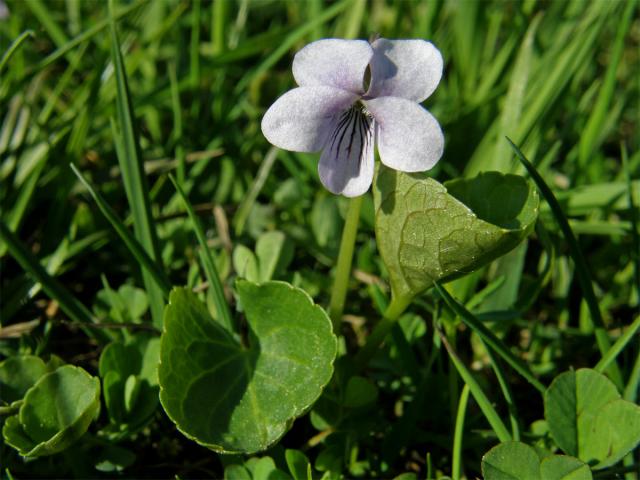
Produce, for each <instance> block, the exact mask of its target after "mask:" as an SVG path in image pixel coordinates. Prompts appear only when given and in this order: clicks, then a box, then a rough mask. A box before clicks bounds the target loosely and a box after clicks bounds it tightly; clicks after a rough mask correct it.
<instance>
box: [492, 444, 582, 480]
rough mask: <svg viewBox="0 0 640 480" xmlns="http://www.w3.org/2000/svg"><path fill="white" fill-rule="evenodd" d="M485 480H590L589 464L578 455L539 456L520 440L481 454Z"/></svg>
mask: <svg viewBox="0 0 640 480" xmlns="http://www.w3.org/2000/svg"><path fill="white" fill-rule="evenodd" d="M482 475H483V476H484V479H485V480H591V478H592V475H591V470H589V466H588V465H587V464H585V463H583V462H581V461H580V460H578V459H577V458H574V457H568V456H565V455H551V456H548V457H545V458H543V459H540V457H538V454H537V453H536V451H535V450H534V449H533V448H532V447H530V446H529V445H526V444H524V443H521V442H505V443H501V444H500V445H498V446H496V447H494V448H492V449H491V450H489V452H487V454H486V455H485V456H484V457H482Z"/></svg>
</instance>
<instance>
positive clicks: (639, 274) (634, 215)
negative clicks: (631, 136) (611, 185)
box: [622, 145, 640, 301]
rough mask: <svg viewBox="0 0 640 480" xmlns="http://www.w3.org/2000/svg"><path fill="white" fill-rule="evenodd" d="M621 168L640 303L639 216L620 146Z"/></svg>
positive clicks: (629, 174)
mask: <svg viewBox="0 0 640 480" xmlns="http://www.w3.org/2000/svg"><path fill="white" fill-rule="evenodd" d="M622 167H623V170H624V173H625V177H626V178H627V197H628V199H629V211H630V213H631V215H630V217H631V221H630V222H629V223H630V225H631V238H632V240H633V244H632V245H633V248H632V249H631V259H632V261H633V276H634V282H635V288H636V295H637V298H638V301H640V218H639V217H640V215H638V207H637V206H636V202H635V200H634V182H633V181H632V179H631V169H630V168H629V158H628V154H627V149H626V147H625V146H624V145H623V146H622Z"/></svg>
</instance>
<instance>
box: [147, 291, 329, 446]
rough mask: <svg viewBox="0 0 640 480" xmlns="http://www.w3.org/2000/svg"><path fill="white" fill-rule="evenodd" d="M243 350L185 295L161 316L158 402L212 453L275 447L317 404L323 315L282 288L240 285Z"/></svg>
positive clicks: (324, 377)
mask: <svg viewBox="0 0 640 480" xmlns="http://www.w3.org/2000/svg"><path fill="white" fill-rule="evenodd" d="M237 293H238V295H239V297H240V302H241V304H242V307H243V309H244V312H245V314H246V318H247V327H248V335H247V336H248V339H247V341H246V342H244V343H246V344H247V345H243V344H241V343H239V342H238V341H237V340H236V339H235V338H233V337H232V336H231V335H230V334H229V333H228V332H227V331H226V330H224V329H223V328H222V327H220V326H219V325H218V324H217V323H216V322H214V321H213V319H212V318H211V316H210V315H209V313H208V312H207V310H206V308H205V306H204V305H203V304H202V303H201V302H200V301H198V299H197V298H196V297H195V295H193V294H192V293H191V292H189V291H188V290H186V289H175V290H174V291H173V292H172V293H171V296H170V299H169V300H170V301H169V305H168V306H167V307H166V310H165V317H164V332H163V334H162V339H161V346H160V366H159V369H158V376H159V380H160V389H161V390H160V401H161V403H162V405H163V407H164V409H165V410H166V412H167V414H168V415H169V417H170V418H171V419H172V420H173V421H174V422H175V423H176V425H177V426H178V428H179V429H180V431H182V432H183V433H184V434H185V435H186V436H188V437H190V438H192V439H194V440H195V441H197V442H198V443H200V444H202V445H205V446H207V447H209V448H211V449H213V450H215V451H218V452H245V453H250V452H256V451H260V450H264V449H266V448H267V447H269V446H270V445H272V444H273V443H274V442H275V441H277V440H278V439H279V438H280V437H281V436H282V435H283V434H284V433H285V432H286V431H287V429H288V428H289V426H290V425H291V423H292V422H293V420H294V418H296V417H298V416H300V415H301V414H302V413H303V412H304V411H305V410H306V409H307V408H308V407H309V406H310V405H311V404H312V403H313V402H315V400H316V399H317V398H318V397H319V395H320V393H321V392H322V389H323V387H324V386H325V385H326V384H327V383H328V382H329V379H330V378H331V375H332V373H333V359H334V357H335V355H336V349H337V341H336V338H335V336H334V335H333V333H332V330H331V322H330V320H329V318H328V316H327V314H326V313H325V312H324V311H323V310H322V309H321V308H320V307H318V306H316V305H314V304H313V301H312V300H311V298H310V297H309V296H308V295H307V294H306V293H305V292H304V291H302V290H300V289H297V288H294V287H292V286H290V285H289V284H287V283H284V282H268V283H265V284H262V285H257V284H254V283H251V282H246V281H239V282H238V283H237Z"/></svg>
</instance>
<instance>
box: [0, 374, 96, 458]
mask: <svg viewBox="0 0 640 480" xmlns="http://www.w3.org/2000/svg"><path fill="white" fill-rule="evenodd" d="M99 412H100V381H99V380H98V379H97V378H95V377H92V376H91V375H89V374H88V373H87V372H85V371H84V370H83V369H81V368H79V367H75V366H72V365H65V366H62V367H60V368H58V369H57V370H56V371H55V372H52V373H48V374H46V375H44V376H42V377H41V378H40V380H38V382H37V383H36V384H35V385H34V386H33V387H32V388H30V389H29V391H28V392H27V393H26V395H25V397H24V402H23V403H22V406H21V407H20V411H19V412H18V415H15V416H13V417H10V418H9V419H7V421H6V423H5V426H4V428H3V430H2V433H3V435H4V438H5V441H6V442H7V443H8V444H9V445H11V446H13V447H15V448H16V449H18V450H19V451H20V454H21V455H24V456H28V457H36V456H41V455H51V454H54V453H58V452H61V451H63V450H65V449H66V448H67V447H69V445H71V444H72V443H73V442H75V441H76V440H77V439H78V438H80V437H81V436H82V435H83V434H84V433H85V432H86V431H87V429H88V428H89V425H90V424H91V422H92V421H93V420H94V419H95V418H96V417H97V416H98V414H99Z"/></svg>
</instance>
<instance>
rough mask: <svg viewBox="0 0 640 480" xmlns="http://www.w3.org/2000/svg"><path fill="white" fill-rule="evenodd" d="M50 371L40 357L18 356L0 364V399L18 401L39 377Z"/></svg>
mask: <svg viewBox="0 0 640 480" xmlns="http://www.w3.org/2000/svg"><path fill="white" fill-rule="evenodd" d="M49 371H51V370H50V369H49V368H48V367H47V364H46V363H44V361H43V360H42V359H41V358H40V357H36V356H35V355H19V356H15V357H9V358H7V359H6V360H4V361H2V362H0V399H1V400H2V401H4V402H6V403H12V402H15V401H16V400H20V399H21V398H22V397H23V396H24V394H25V393H26V392H27V390H29V389H30V388H31V387H32V386H33V385H34V384H35V383H36V382H37V381H38V379H39V378H40V377H42V376H43V375H44V374H45V373H47V372H49Z"/></svg>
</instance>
